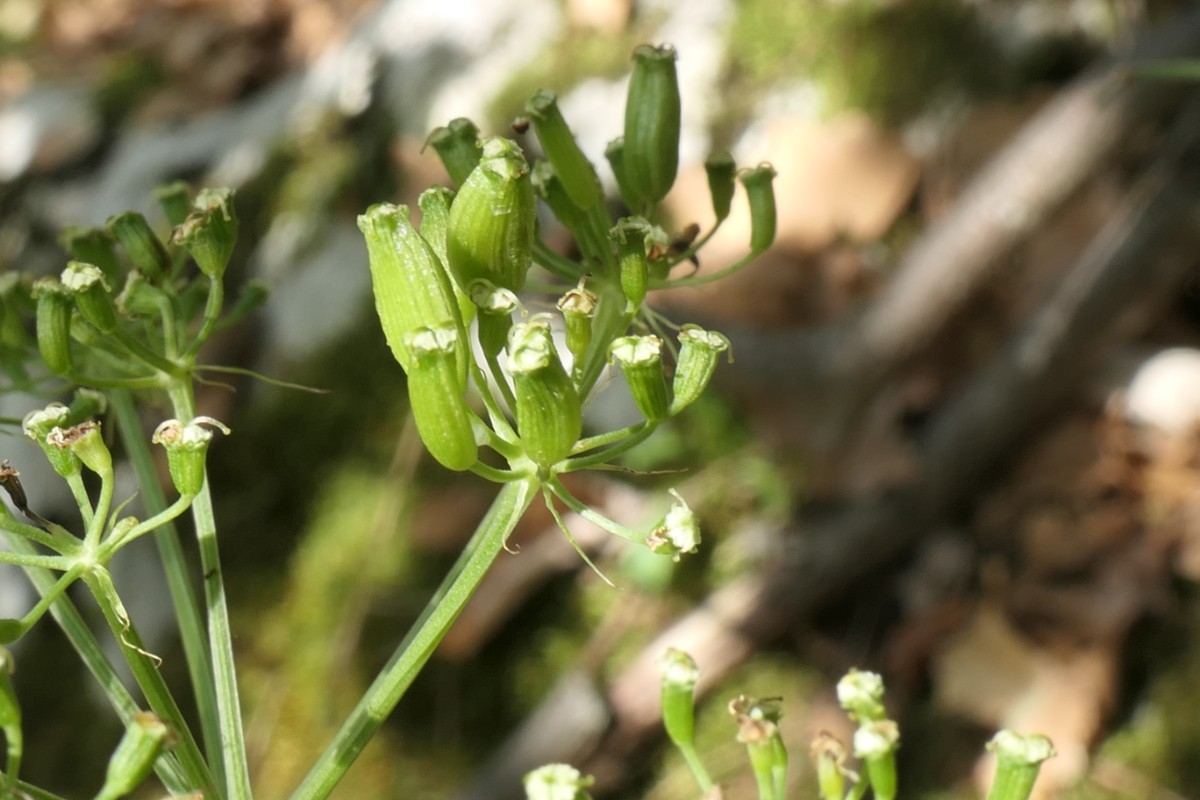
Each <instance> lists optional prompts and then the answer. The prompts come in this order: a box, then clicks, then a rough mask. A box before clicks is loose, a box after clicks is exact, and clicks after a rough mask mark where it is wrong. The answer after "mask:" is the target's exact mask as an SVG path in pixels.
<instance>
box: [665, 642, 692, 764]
mask: <svg viewBox="0 0 1200 800" xmlns="http://www.w3.org/2000/svg"><path fill="white" fill-rule="evenodd" d="M658 668H659V674H660V675H661V677H662V719H663V727H664V728H665V729H666V731H667V736H669V737H670V738H671V741H672V742H674V743H675V744H676V745H678V746H680V747H692V746H693V745H694V744H695V738H696V717H695V702H696V697H695V692H696V684H697V683H698V682H699V681H700V668H699V667H698V666H697V665H696V660H695V659H694V658H692V657H691V656H690V655H688V654H687V653H685V652H684V651H682V650H678V649H676V648H674V647H669V648H667V651H666V652H665V653H663V655H662V657H661V658H660V659H659V660H658Z"/></svg>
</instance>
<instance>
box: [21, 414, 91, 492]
mask: <svg viewBox="0 0 1200 800" xmlns="http://www.w3.org/2000/svg"><path fill="white" fill-rule="evenodd" d="M70 418H71V410H70V409H69V408H67V407H66V406H64V405H63V404H62V403H51V404H50V405H48V406H46V407H45V408H43V409H38V410H36V411H30V412H29V413H28V414H26V415H25V419H23V420H21V430H22V431H24V432H25V435H26V436H28V437H29V438H30V439H33V441H35V442H37V445H38V447H40V448H42V452H43V453H45V454H46V459H47V460H48V461H49V462H50V466H51V467H53V468H54V471H55V472H57V473H58V474H59V475H61V476H62V477H64V478H70V477H73V476H75V475H78V474H79V472H80V467H81V465H80V462H79V457H78V456H76V455H75V453H74V452H72V451H71V449H70V448H64V447H56V446H54V445H52V444H50V441H49V437H50V433H51V432H52V431H54V430H57V429H59V428H63V427H67V426H68V425H69V424H70V423H69V422H68V420H69V419H70Z"/></svg>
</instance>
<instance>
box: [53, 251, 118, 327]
mask: <svg viewBox="0 0 1200 800" xmlns="http://www.w3.org/2000/svg"><path fill="white" fill-rule="evenodd" d="M62 285H63V288H65V289H66V290H67V291H69V292H71V294H73V295H74V296H75V307H76V308H78V309H79V315H80V316H81V317H83V318H84V319H85V320H87V321H88V322H89V323H90V324H91V325H92V326H93V327H94V328H95V329H96V330H98V331H100V332H101V333H112V332H113V331H114V330H116V328H117V310H116V308H115V307H114V305H113V299H112V295H111V294H110V293H109V290H108V284H106V283H105V282H104V273H103V272H101V271H100V268H99V267H97V266H95V265H93V264H84V263H82V262H80V261H71V262H68V264H67V268H66V269H65V270H63V273H62Z"/></svg>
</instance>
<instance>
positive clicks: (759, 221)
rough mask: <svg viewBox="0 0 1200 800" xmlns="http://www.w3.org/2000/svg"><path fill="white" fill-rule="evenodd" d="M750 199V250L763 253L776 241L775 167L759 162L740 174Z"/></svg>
mask: <svg viewBox="0 0 1200 800" xmlns="http://www.w3.org/2000/svg"><path fill="white" fill-rule="evenodd" d="M739 180H741V182H742V186H744V187H746V197H747V199H748V200H749V201H750V252H752V253H761V252H763V251H764V250H766V249H767V248H768V247H770V246H771V244H772V243H773V242H774V241H775V189H774V187H772V186H771V182H772V181H773V180H775V168H774V167H772V166H771V165H770V164H759V165H758V166H757V167H755V168H754V169H748V170H746V171H745V172H743V173H742V174H741V175H740V176H739Z"/></svg>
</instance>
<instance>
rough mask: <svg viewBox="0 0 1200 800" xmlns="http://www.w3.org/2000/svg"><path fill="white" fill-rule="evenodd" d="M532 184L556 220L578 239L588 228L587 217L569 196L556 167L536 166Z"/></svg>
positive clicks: (546, 164) (546, 163)
mask: <svg viewBox="0 0 1200 800" xmlns="http://www.w3.org/2000/svg"><path fill="white" fill-rule="evenodd" d="M532 182H533V190H534V192H535V193H536V194H537V196H538V197H540V198H542V202H543V203H545V204H546V206H547V207H548V208H549V209H550V213H552V214H554V218H555V219H557V220H558V221H559V222H561V223H562V224H563V227H564V228H566V229H567V230H569V231H570V232H571V233H572V234H573V235H574V236H575V238H576V239H578V238H579V237H580V236H581V235H582V233H583V231H584V230H585V229H586V227H587V215H586V214H585V213H584V212H583V211H582V210H581V209H580V208H579V206H577V205H575V203H574V202H573V201H572V200H571V198H570V197H568V196H567V190H566V189H565V188H564V187H563V183H562V181H561V180H559V179H558V173H556V172H555V171H554V165H553V164H551V163H550V162H549V161H539V162H537V163H536V164H534V165H533V172H532Z"/></svg>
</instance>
